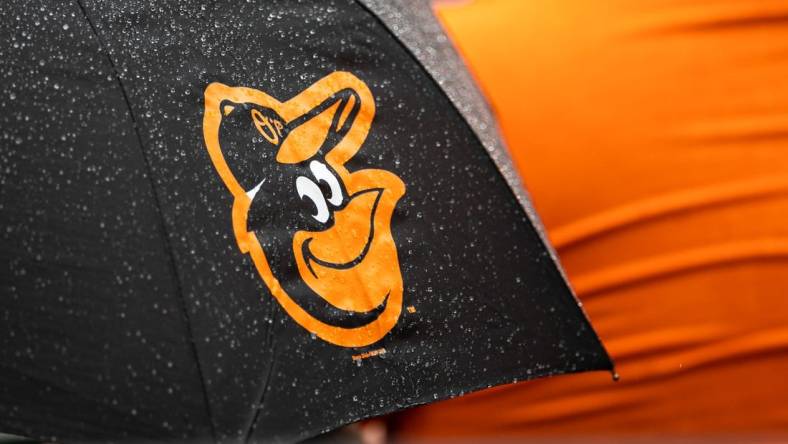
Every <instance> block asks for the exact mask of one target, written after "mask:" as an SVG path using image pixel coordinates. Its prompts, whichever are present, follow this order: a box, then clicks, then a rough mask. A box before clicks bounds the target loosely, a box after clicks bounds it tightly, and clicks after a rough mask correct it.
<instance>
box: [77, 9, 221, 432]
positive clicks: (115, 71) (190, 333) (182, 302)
mask: <svg viewBox="0 0 788 444" xmlns="http://www.w3.org/2000/svg"><path fill="white" fill-rule="evenodd" d="M75 2H76V3H77V5H78V6H79V9H80V11H82V15H83V16H84V17H85V20H86V21H87V23H88V25H89V26H90V30H91V31H92V32H93V35H95V36H96V40H97V41H98V44H99V49H102V48H109V45H108V44H105V43H104V41H103V40H102V39H101V36H100V35H99V33H98V29H96V26H95V25H94V23H93V21H92V20H91V19H90V16H89V15H88V12H87V10H86V9H85V6H84V5H83V4H82V0H75ZM103 52H105V55H106V56H107V61H108V62H109V64H110V67H111V69H112V72H113V74H114V77H115V80H117V82H118V87H119V89H120V92H121V94H122V95H123V101H124V102H125V104H126V108H127V109H128V111H129V117H130V118H131V123H132V127H133V129H134V134H135V135H136V137H137V142H138V143H139V147H140V153H141V154H142V160H143V162H144V164H145V170H146V173H147V176H148V181H149V182H150V186H151V193H152V194H153V202H154V206H155V207H156V213H157V215H158V216H159V231H160V234H161V236H162V238H163V241H164V249H165V251H166V252H167V257H168V262H169V265H170V271H171V272H172V276H173V279H174V281H175V282H174V284H175V291H176V293H177V296H178V300H179V302H180V305H181V310H182V314H183V317H184V321H185V322H186V333H187V335H188V336H189V337H188V339H189V345H190V348H191V352H192V355H193V356H194V360H195V362H196V364H197V374H198V377H199V379H200V385H201V387H202V393H203V402H204V404H205V410H206V413H207V415H208V425H209V426H210V428H211V436H212V438H213V441H214V442H217V438H216V427H215V425H214V422H213V415H212V413H211V405H210V402H209V397H208V388H207V386H206V383H205V376H204V374H203V370H202V365H201V364H200V358H199V355H198V353H197V345H196V342H195V340H194V331H193V330H192V324H191V318H190V317H189V311H188V310H187V308H186V299H185V297H184V295H183V287H182V286H181V279H180V275H179V274H178V268H177V266H176V265H175V257H174V255H173V253H172V246H171V245H170V238H169V232H168V230H167V225H166V223H165V221H164V212H163V211H162V209H161V200H160V199H159V192H158V189H157V187H156V183H155V181H154V180H153V170H152V168H151V164H150V160H149V159H148V156H147V155H146V153H145V145H144V143H143V141H142V135H140V131H139V126H138V125H137V119H136V117H135V115H134V111H133V109H132V107H131V101H129V96H128V94H127V92H126V88H125V86H124V85H123V80H122V79H121V77H120V71H119V70H118V68H117V66H116V65H115V61H114V60H112V56H111V55H110V53H109V50H108V49H105V50H104V51H103Z"/></svg>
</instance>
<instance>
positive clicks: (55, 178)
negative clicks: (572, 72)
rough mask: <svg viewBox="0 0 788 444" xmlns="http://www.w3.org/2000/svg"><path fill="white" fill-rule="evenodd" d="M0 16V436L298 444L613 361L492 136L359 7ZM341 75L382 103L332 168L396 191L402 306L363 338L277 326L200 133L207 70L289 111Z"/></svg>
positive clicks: (103, 5)
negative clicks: (365, 341) (340, 342)
mask: <svg viewBox="0 0 788 444" xmlns="http://www.w3.org/2000/svg"><path fill="white" fill-rule="evenodd" d="M0 8H2V11H1V12H2V18H1V19H0V20H2V29H1V30H0V32H2V37H1V38H2V41H3V46H2V57H0V66H2V70H1V72H0V75H2V84H1V85H0V88H2V98H1V99H0V108H1V109H2V115H0V122H1V123H2V139H0V143H1V144H2V149H1V150H0V172H1V174H2V175H0V179H1V180H2V182H0V211H2V212H1V213H0V221H1V222H2V225H1V226H0V279H1V280H0V291H2V293H1V294H0V430H1V431H7V432H13V433H19V434H24V435H28V436H33V437H56V438H59V439H63V440H66V441H68V440H84V439H107V438H113V439H123V438H134V439H142V440H144V439H168V438H170V439H171V438H183V439H189V440H205V441H211V440H221V441H224V442H233V441H242V440H251V441H255V442H257V441H260V442H262V441H265V442H268V441H292V440H297V439H302V438H306V437H309V436H313V435H315V434H317V433H319V432H321V431H325V430H329V429H332V428H335V427H337V426H339V425H342V424H346V423H348V422H352V421H355V420H358V419H361V418H365V417H369V416H373V415H379V414H383V413H386V412H391V411H394V410H399V409H402V408H406V407H408V406H412V405H416V404H422V403H426V402H431V401H434V400H437V399H444V398H447V397H451V396H456V395H459V394H462V393H464V392H468V391H471V390H476V389H480V388H484V387H489V386H492V385H495V384H501V383H506V382H512V381H515V380H525V379H531V378H535V377H539V376H545V375H552V374H559V373H566V372H575V371H583V370H592V369H609V368H610V367H611V363H610V361H609V358H608V357H607V355H606V353H605V352H604V350H603V349H602V347H601V345H600V343H599V341H598V339H597V338H596V336H595V334H594V332H593V330H592V329H591V328H590V326H589V324H588V322H587V320H586V319H585V317H584V315H583V313H582V311H581V310H580V309H579V308H578V306H577V303H576V301H575V299H574V298H573V296H572V295H571V293H570V291H569V290H568V288H567V286H566V284H565V282H564V281H563V279H562V277H561V275H560V273H559V271H558V270H557V269H556V268H555V266H554V264H553V263H552V261H551V259H550V257H549V254H548V253H547V251H546V249H545V247H544V245H542V243H541V241H540V239H539V237H538V235H537V234H536V232H535V231H534V228H533V227H532V226H531V224H530V223H529V221H528V219H527V218H526V215H525V213H524V211H523V210H522V208H521V207H520V206H519V205H518V203H517V202H516V200H515V199H514V198H513V196H512V193H511V190H509V189H508V187H507V185H506V183H505V182H504V180H503V178H502V177H501V176H500V173H499V172H498V171H497V170H496V169H495V167H494V165H493V163H492V161H491V159H490V158H489V156H488V154H487V152H486V151H485V150H484V149H483V147H482V146H481V144H480V143H479V141H478V140H477V139H476V138H475V136H474V134H473V133H472V131H471V130H470V128H469V127H468V126H467V124H466V123H465V122H464V121H463V120H462V118H461V117H460V116H459V114H458V113H457V112H456V110H455V109H454V108H453V107H452V105H451V104H450V102H449V101H448V99H447V98H446V97H445V95H444V94H443V93H442V92H441V91H440V89H439V88H438V87H437V85H436V84H435V83H434V82H433V81H432V80H431V79H430V78H429V76H428V75H427V74H426V73H425V72H424V70H423V69H422V68H421V67H420V66H419V64H418V63H417V62H416V60H415V59H414V58H413V57H412V56H411V55H410V54H409V53H408V52H407V51H406V50H405V49H404V48H403V47H402V46H401V45H400V44H399V43H398V42H397V41H396V40H395V39H394V38H393V37H392V36H391V34H390V33H389V32H388V31H387V30H386V29H385V28H384V27H383V25H382V24H381V23H380V22H379V21H378V20H377V19H376V18H375V17H373V16H372V15H370V14H369V12H368V11H367V10H366V9H364V8H363V7H361V6H359V5H358V4H357V3H355V2H353V1H349V0H314V1H285V0H282V1H263V0H259V1H251V2H213V1H211V2H208V1H182V2H177V1H160V2H143V1H136V0H131V1H123V2H99V1H91V0H82V1H81V3H77V2H74V3H66V2H42V3H39V2H33V1H31V2H25V3H19V4H16V3H14V4H11V3H8V2H6V3H2V5H0ZM336 71H347V72H350V73H352V74H353V75H355V76H356V77H358V78H359V79H361V80H362V81H363V82H364V83H366V85H368V86H369V88H370V90H371V92H372V95H373V96H374V98H375V105H376V113H375V118H374V120H373V122H372V126H371V129H370V132H369V135H368V137H367V139H366V141H365V143H364V144H363V147H362V149H361V151H359V152H358V154H357V155H356V156H355V157H354V158H353V159H352V160H351V161H350V162H349V163H348V164H347V165H346V166H347V167H348V169H350V170H351V171H353V170H358V169H362V168H382V169H385V170H388V171H390V172H393V173H395V174H396V175H397V176H399V177H400V178H401V179H402V181H403V182H404V183H405V184H406V188H407V189H406V193H405V195H404V197H403V198H402V199H401V200H400V201H399V203H398V204H397V206H396V210H395V212H394V216H393V220H392V223H391V225H392V233H393V236H394V239H395V242H396V245H397V251H398V255H399V263H400V266H401V272H402V279H403V283H404V303H403V312H402V314H401V316H400V318H399V320H398V322H397V324H396V326H395V327H394V328H393V330H392V331H391V332H390V333H389V334H388V335H386V336H385V337H384V338H383V339H382V340H381V341H379V342H378V343H376V344H373V345H371V346H369V347H364V348H360V349H359V348H344V347H339V346H336V345H333V344H331V343H328V342H325V341H323V340H321V339H319V338H316V337H315V336H314V335H312V334H310V333H309V332H308V331H306V330H305V329H304V328H303V327H301V326H300V325H298V324H297V323H296V322H294V321H293V319H291V318H290V317H289V316H288V315H287V314H286V313H285V312H284V311H283V310H282V308H281V307H280V306H279V304H278V303H277V302H276V300H275V299H274V298H273V297H272V295H271V293H270V291H269V289H268V288H267V287H266V285H265V284H264V283H263V282H262V280H261V279H260V277H259V276H258V274H257V272H256V271H255V268H254V266H253V264H252V261H251V260H250V258H249V256H248V255H245V254H242V253H241V252H239V250H238V246H237V245H236V242H235V238H234V237H233V231H232V219H231V212H230V209H231V206H232V196H231V195H230V194H229V193H228V192H227V189H226V188H225V186H224V184H223V183H222V181H221V180H220V178H219V176H218V175H217V174H216V171H215V170H214V167H213V165H212V163H211V160H210V159H209V156H208V152H207V150H206V147H205V142H204V140H203V131H202V124H203V111H204V102H203V93H204V91H205V88H206V86H207V85H208V84H210V83H211V82H222V83H225V84H227V85H239V86H246V87H249V88H255V89H259V90H262V91H265V92H266V93H268V94H270V95H272V96H273V97H276V98H277V99H279V100H280V101H285V100H287V99H289V98H291V97H293V96H295V95H297V94H298V93H300V92H301V91H303V90H304V89H306V88H308V87H309V86H310V85H311V84H313V83H314V82H316V81H318V80H320V79H321V78H323V77H325V76H326V75H328V74H330V73H332V72H336ZM254 168H265V163H264V162H261V163H260V164H259V165H255V166H254ZM405 307H412V309H413V310H412V311H410V310H406V309H405ZM380 349H385V354H380V355H378V356H372V357H369V358H368V359H363V360H361V359H353V357H354V356H356V357H358V356H359V355H361V354H363V353H365V352H370V351H373V350H380Z"/></svg>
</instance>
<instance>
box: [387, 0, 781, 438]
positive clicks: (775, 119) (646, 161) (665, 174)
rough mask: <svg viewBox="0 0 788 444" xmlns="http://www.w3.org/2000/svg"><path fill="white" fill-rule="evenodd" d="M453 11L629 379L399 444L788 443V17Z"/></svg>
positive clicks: (426, 417) (421, 420)
mask: <svg viewBox="0 0 788 444" xmlns="http://www.w3.org/2000/svg"><path fill="white" fill-rule="evenodd" d="M439 13H440V17H441V19H442V20H443V22H444V24H445V26H446V27H447V29H448V31H449V34H450V36H451V37H452V38H453V40H454V41H455V43H456V44H457V46H458V47H459V49H460V51H461V53H462V54H463V55H464V57H465V58H466V60H467V61H468V62H469V64H470V66H471V70H472V72H473V73H474V75H475V76H476V77H477V79H478V81H479V82H480V85H481V87H482V89H483V90H484V92H485V93H486V94H487V96H488V98H489V100H490V102H491V103H492V106H493V108H494V109H495V112H496V114H497V117H498V118H499V121H500V123H501V126H502V129H503V133H504V135H505V137H506V139H507V142H508V144H509V147H510V150H511V153H512V156H513V158H514V160H515V163H516V164H517V166H518V168H519V170H520V173H521V174H522V176H523V178H524V181H525V183H526V185H527V187H528V188H529V190H530V191H531V193H532V196H533V199H534V202H535V206H536V208H537V210H538V211H539V213H540V214H541V216H542V217H543V219H544V222H545V224H546V227H547V230H548V232H549V237H550V238H551V240H552V241H553V242H554V244H555V246H556V247H557V249H558V253H559V255H560V257H561V260H562V262H563V264H564V265H565V267H566V270H567V273H568V275H569V278H570V281H571V282H572V284H573V286H574V287H575V289H576V290H577V293H578V295H579V297H580V299H581V300H582V301H583V302H584V304H585V307H586V310H587V312H588V314H589V316H590V318H591V321H592V322H593V324H594V326H595V327H596V329H597V331H598V332H599V334H600V336H601V337H602V340H603V341H604V342H605V344H606V346H607V347H608V349H609V351H610V352H611V354H612V356H613V358H614V359H615V361H616V363H617V366H618V371H619V373H620V375H621V381H620V382H618V383H613V382H611V379H610V376H609V375H608V374H605V373H593V374H581V375H570V376H562V377H556V378H552V379H548V380H538V381H531V382H526V383H521V384H517V385H514V386H507V387H503V388H498V389H493V390H488V391H485V392H481V393H478V394H474V395H470V396H467V397H463V398H459V399H456V400H452V401H448V402H444V403H439V404H435V405H432V406H427V407H423V408H420V409H416V410H411V411H409V412H406V413H404V414H402V415H400V416H399V417H397V418H396V419H395V420H394V423H393V424H394V429H395V430H394V432H395V433H396V435H397V436H399V437H400V438H409V439H413V438H424V437H436V436H440V437H448V436H456V435H462V436H479V435H487V436H492V435H495V436H499V435H514V436H519V437H527V436H540V435H561V436H567V435H603V436H610V435H626V434H650V435H655V434H703V435H712V436H719V435H727V434H735V435H739V434H745V435H748V436H752V435H753V434H760V433H776V432H777V433H779V432H782V433H786V435H785V437H786V438H788V1H773V0H758V1H751V0H704V1H698V0H596V1H589V0H549V1H535V0H478V1H475V2H466V3H464V4H456V5H446V6H444V7H442V8H441V9H440V10H439Z"/></svg>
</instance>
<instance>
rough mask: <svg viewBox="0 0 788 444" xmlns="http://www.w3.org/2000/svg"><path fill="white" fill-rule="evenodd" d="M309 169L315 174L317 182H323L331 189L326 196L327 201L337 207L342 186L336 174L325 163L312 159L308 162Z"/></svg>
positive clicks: (340, 200)
mask: <svg viewBox="0 0 788 444" xmlns="http://www.w3.org/2000/svg"><path fill="white" fill-rule="evenodd" d="M309 169H310V170H311V171H312V174H313V175H314V176H315V179H317V181H318V182H323V183H325V184H326V185H328V188H329V189H330V190H331V196H329V197H328V199H327V200H328V202H329V203H330V204H331V205H333V206H335V207H337V206H339V205H340V204H341V203H342V187H340V186H339V181H338V180H337V178H336V176H334V175H333V174H331V171H329V170H328V167H327V166H326V164H324V163H322V162H318V161H317V160H313V161H312V162H310V163H309Z"/></svg>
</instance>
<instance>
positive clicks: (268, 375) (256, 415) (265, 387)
mask: <svg viewBox="0 0 788 444" xmlns="http://www.w3.org/2000/svg"><path fill="white" fill-rule="evenodd" d="M270 303H271V301H269V304H270ZM271 308H272V309H271V324H270V327H269V328H268V332H267V334H266V337H265V342H266V343H267V344H270V345H269V347H268V348H269V352H268V354H269V356H270V357H271V359H270V360H269V361H268V370H267V371H266V375H265V380H264V381H263V387H262V390H261V391H260V397H259V398H258V400H257V404H256V405H255V412H254V416H253V417H252V421H251V422H250V423H249V427H248V428H247V429H246V436H245V437H244V443H248V442H249V440H250V439H251V438H252V434H253V433H254V430H255V428H257V421H258V420H259V419H260V413H261V412H262V411H263V402H264V401H265V395H266V394H268V387H269V385H270V384H271V374H272V373H273V372H274V361H275V359H274V352H275V350H276V336H274V328H276V309H275V307H271Z"/></svg>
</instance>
